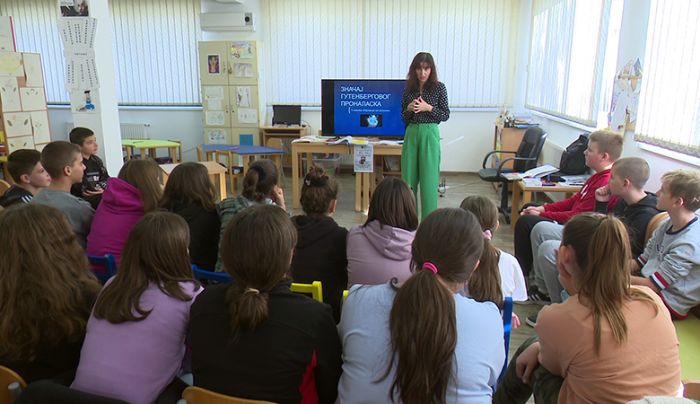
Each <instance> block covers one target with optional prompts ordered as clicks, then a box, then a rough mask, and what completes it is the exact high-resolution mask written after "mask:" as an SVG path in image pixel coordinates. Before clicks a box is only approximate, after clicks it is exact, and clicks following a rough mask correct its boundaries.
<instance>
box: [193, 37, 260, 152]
mask: <svg viewBox="0 0 700 404" xmlns="http://www.w3.org/2000/svg"><path fill="white" fill-rule="evenodd" d="M199 71H200V78H201V83H202V109H203V116H202V120H203V123H204V143H221V144H243V145H260V136H259V134H258V127H259V121H260V119H259V115H260V113H259V110H258V105H259V100H258V51H257V47H256V43H255V41H203V42H199Z"/></svg>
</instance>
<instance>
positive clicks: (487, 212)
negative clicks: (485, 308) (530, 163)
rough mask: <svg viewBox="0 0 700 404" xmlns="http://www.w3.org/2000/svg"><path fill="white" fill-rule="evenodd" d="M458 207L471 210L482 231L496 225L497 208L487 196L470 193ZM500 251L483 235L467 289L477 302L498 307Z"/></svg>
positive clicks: (501, 297) (500, 301)
mask: <svg viewBox="0 0 700 404" xmlns="http://www.w3.org/2000/svg"><path fill="white" fill-rule="evenodd" d="M459 207H460V208H462V209H464V210H466V211H468V212H472V213H473V214H474V216H476V218H477V220H479V225H480V226H481V230H482V231H483V232H486V231H488V232H489V233H493V232H494V231H496V228H497V227H498V208H497V207H496V204H495V203H493V201H491V200H490V199H489V198H487V197H485V196H482V195H470V196H468V197H466V198H464V200H463V201H462V203H461V204H460V205H459ZM500 257H501V252H500V251H499V250H498V248H496V246H494V245H493V243H491V240H490V239H489V238H487V237H486V236H484V251H483V252H482V253H481V258H480V259H479V270H478V271H476V272H474V273H473V274H472V276H471V277H470V278H469V283H468V285H467V289H468V290H469V296H471V297H472V299H474V300H476V301H477V302H486V301H489V302H494V303H496V305H497V306H498V307H501V306H503V290H502V289H501V271H500V270H499V269H498V260H499V258H500Z"/></svg>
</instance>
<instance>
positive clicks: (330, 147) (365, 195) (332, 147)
mask: <svg viewBox="0 0 700 404" xmlns="http://www.w3.org/2000/svg"><path fill="white" fill-rule="evenodd" d="M373 146H374V157H377V156H400V155H401V145H381V144H374V145H373ZM353 150H354V149H353V145H348V144H326V143H301V142H294V143H292V206H293V208H294V209H299V208H300V206H301V203H300V201H299V199H300V195H301V178H302V177H303V176H304V175H305V173H302V172H301V158H302V155H303V154H306V162H307V166H308V167H311V166H312V165H313V159H312V153H334V154H353ZM374 178H375V173H356V174H355V211H357V212H366V211H367V209H368V208H369V198H370V195H371V193H372V191H374Z"/></svg>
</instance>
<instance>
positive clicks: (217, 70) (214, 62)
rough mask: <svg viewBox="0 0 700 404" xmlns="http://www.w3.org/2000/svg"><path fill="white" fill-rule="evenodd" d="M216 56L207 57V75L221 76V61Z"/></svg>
mask: <svg viewBox="0 0 700 404" xmlns="http://www.w3.org/2000/svg"><path fill="white" fill-rule="evenodd" d="M220 59H221V58H220V56H219V55H217V54H214V55H207V66H209V74H221V60H220Z"/></svg>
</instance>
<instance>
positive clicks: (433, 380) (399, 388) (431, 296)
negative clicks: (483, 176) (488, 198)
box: [384, 209, 484, 404]
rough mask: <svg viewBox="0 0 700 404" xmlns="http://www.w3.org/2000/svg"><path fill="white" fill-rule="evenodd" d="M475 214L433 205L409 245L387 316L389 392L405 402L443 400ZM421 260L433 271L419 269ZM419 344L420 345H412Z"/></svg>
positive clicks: (475, 237)
mask: <svg viewBox="0 0 700 404" xmlns="http://www.w3.org/2000/svg"><path fill="white" fill-rule="evenodd" d="M482 239H483V236H482V234H481V230H480V228H479V223H478V221H477V220H476V217H475V216H474V215H473V214H472V213H470V212H467V211H464V210H462V209H438V210H436V211H434V212H433V213H431V214H430V215H428V217H426V218H425V219H424V220H423V222H421V224H420V226H419V227H418V230H417V231H416V237H415V239H414V240H413V245H412V248H411V252H412V255H413V256H412V258H411V267H412V271H413V275H412V276H411V277H410V278H409V279H408V280H407V281H406V283H404V284H403V285H402V286H401V287H400V288H399V289H398V291H397V292H396V297H395V298H394V304H393V306H392V308H391V314H390V317H389V328H390V331H391V350H392V356H391V361H390V363H389V365H388V367H387V370H386V373H385V374H384V378H386V377H388V375H389V373H390V372H391V370H392V369H393V365H394V363H396V376H395V378H394V380H393V383H392V385H391V390H390V391H389V398H390V399H392V398H393V397H394V396H395V394H396V393H397V392H398V394H399V396H400V398H401V401H403V402H404V403H407V404H410V403H444V402H445V394H446V390H447V385H448V383H449V380H450V377H451V376H452V369H453V366H452V361H453V356H454V351H455V347H456V346H457V319H456V311H455V299H454V296H453V292H452V291H451V290H449V289H448V288H447V286H445V284H444V283H443V282H445V283H447V284H455V283H465V282H466V281H467V279H469V276H470V275H471V273H472V271H473V270H474V267H475V266H476V264H477V262H478V259H479V256H480V255H481V251H482V249H483V245H484V243H483V241H482ZM426 263H430V264H432V265H434V266H435V267H437V270H438V272H437V274H434V273H433V272H432V271H430V270H427V269H422V268H423V267H424V265H425V264H426ZM417 347H419V349H418V348H417Z"/></svg>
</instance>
